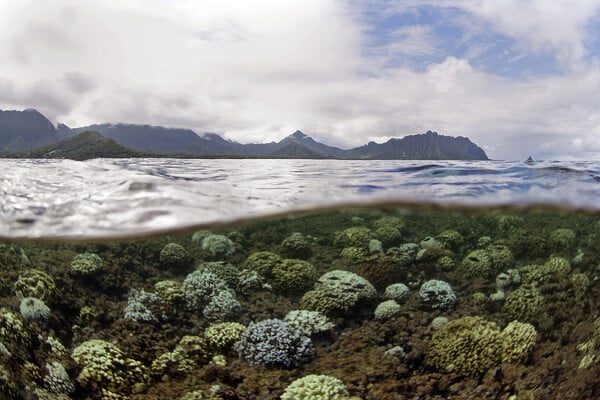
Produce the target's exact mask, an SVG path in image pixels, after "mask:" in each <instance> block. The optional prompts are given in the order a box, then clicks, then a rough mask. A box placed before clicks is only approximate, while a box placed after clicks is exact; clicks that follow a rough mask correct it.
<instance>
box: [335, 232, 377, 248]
mask: <svg viewBox="0 0 600 400" xmlns="http://www.w3.org/2000/svg"><path fill="white" fill-rule="evenodd" d="M372 238H373V235H372V233H371V230H370V229H369V228H365V227H361V226H354V227H352V228H348V229H344V230H343V231H341V232H336V233H335V238H334V240H333V244H334V245H335V246H338V247H340V248H344V247H358V248H359V249H365V250H366V249H367V248H368V246H369V240H371V239H372Z"/></svg>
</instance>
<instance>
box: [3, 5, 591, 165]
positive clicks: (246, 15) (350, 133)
mask: <svg viewBox="0 0 600 400" xmlns="http://www.w3.org/2000/svg"><path fill="white" fill-rule="evenodd" d="M447 4H450V2H448V3H447ZM452 4H456V5H458V6H461V7H463V8H464V9H468V10H469V12H470V13H472V14H473V15H476V16H477V17H478V18H480V19H482V20H486V21H489V20H492V19H494V15H496V16H497V18H496V19H497V20H496V21H495V22H494V23H495V25H494V26H495V27H496V29H498V30H502V31H503V32H505V33H507V34H510V35H513V36H514V37H517V38H520V40H522V41H523V43H525V44H527V45H528V46H530V47H532V48H534V49H539V50H540V51H545V50H544V49H548V48H551V49H555V50H556V51H559V52H562V53H561V54H564V60H565V62H566V63H575V62H576V63H577V64H578V67H577V72H575V70H571V69H569V70H567V71H566V72H565V73H564V74H563V75H561V76H555V77H532V78H530V79H529V80H527V81H520V80H514V79H510V78H502V77H498V76H493V75H490V74H486V73H483V72H482V71H480V70H478V69H477V67H476V66H474V65H472V64H471V63H469V61H467V60H466V59H461V58H457V57H448V58H446V59H445V60H444V61H442V62H439V63H434V64H431V65H430V66H429V67H428V68H427V69H426V70H425V71H423V72H415V71H413V70H410V69H408V68H406V67H404V68H403V67H397V68H389V67H386V68H385V69H381V68H380V66H381V59H380V58H378V57H373V56H372V55H370V54H368V52H366V51H365V48H364V45H365V43H366V42H367V41H368V40H367V38H366V36H365V34H366V33H365V32H366V30H365V26H364V25H363V23H362V22H361V21H359V20H358V17H357V14H356V13H355V10H353V9H352V8H351V7H349V6H348V5H347V4H345V3H342V2H340V1H336V0H312V1H306V0H295V1H286V2H279V1H266V0H265V1H259V0H256V1H252V2H245V1H226V0H218V1H217V0H210V1H209V0H206V1H202V2H197V1H191V0H176V1H171V2H168V3H167V2H163V1H158V0H147V1H143V0H130V1H126V2H123V1H108V2H107V1H100V0H97V1H91V0H90V1H86V2H79V1H68V0H62V1H55V2H42V1H33V0H29V1H27V0H21V1H9V0H0V9H1V10H2V12H0V59H2V60H3V62H2V63H1V64H0V76H1V77H2V79H0V108H25V107H37V108H39V109H40V111H42V112H44V113H45V114H46V115H48V116H50V117H52V118H53V119H54V121H56V122H65V123H67V124H69V125H72V126H77V125H84V124H88V123H97V122H119V121H121V122H132V123H151V124H161V125H167V126H179V127H186V128H192V129H195V130H197V131H198V132H205V131H212V132H218V133H222V134H224V136H226V137H228V138H231V139H234V140H238V141H242V142H248V141H268V140H277V139H280V138H281V137H283V136H285V135H287V134H289V133H291V132H293V131H294V130H296V129H303V130H305V131H306V132H308V133H309V134H312V135H313V136H315V137H316V138H318V139H320V140H323V141H327V142H328V143H332V144H336V145H348V146H354V145H360V144H363V143H365V142H367V141H368V140H378V141H381V140H383V139H385V138H388V137H391V136H403V135H406V134H414V133H421V132H424V131H426V130H428V129H431V130H437V131H438V132H440V133H442V134H448V135H462V136H468V137H470V138H471V139H472V140H473V141H475V142H476V143H478V144H480V145H482V146H484V147H485V148H486V150H487V151H488V153H489V155H490V156H491V157H495V158H509V159H520V158H524V157H526V156H527V155H529V154H531V155H532V156H534V157H535V158H541V157H554V156H564V157H566V156H570V157H580V158H598V157H600V148H598V145H596V144H595V143H596V142H597V140H596V138H597V137H598V135H600V112H599V111H598V110H600V100H599V99H598V96H597V93H598V92H599V91H600V73H599V72H597V71H598V68H597V66H594V65H588V64H586V63H585V62H584V60H583V59H582V55H583V54H585V48H584V47H582V46H583V45H582V43H583V41H582V40H583V38H582V36H581V35H583V33H582V32H583V25H584V23H585V18H584V17H583V14H581V13H580V12H579V11H573V12H571V14H569V15H568V16H565V17H564V18H563V20H562V21H563V22H564V24H565V27H564V28H560V29H558V28H557V29H556V32H555V33H553V32H552V30H551V21H552V18H550V16H551V15H553V14H552V13H550V14H544V15H542V16H539V15H538V16H534V17H532V20H531V21H529V22H528V21H527V20H526V18H525V17H524V16H523V17H521V16H520V14H518V13H517V15H516V16H515V18H514V20H515V21H514V25H511V24H509V22H510V21H509V20H508V19H507V18H508V17H507V16H509V15H510V14H511V13H515V12H516V11H515V8H514V7H516V6H515V4H516V2H515V1H505V2H503V4H505V6H504V7H503V8H501V7H500V8H499V6H494V5H493V4H492V3H491V2H490V3H488V2H485V1H482V2H470V3H466V2H453V3H452ZM494 4H495V3H494ZM532 4H533V5H531V7H534V9H535V10H538V8H540V7H538V5H537V3H535V2H533V3H532ZM559 4H562V3H559ZM585 4H588V3H585ZM535 7H537V8H535ZM586 9H587V10H588V11H591V10H592V9H593V7H592V5H591V3H590V4H588V6H587V8H586ZM540 10H541V9H540ZM568 11H569V10H566V11H564V12H568ZM540 12H543V10H541V11H540ZM569 12H570V11H569ZM530 34H531V35H534V36H535V37H530V36H529V35H530ZM397 39H399V42H398V43H399V44H400V45H401V48H399V49H398V50H397V51H406V52H415V51H417V52H418V51H421V52H422V53H423V54H430V53H432V52H435V50H436V47H435V46H437V44H436V43H435V41H434V40H433V39H432V36H431V35H430V31H429V30H428V29H427V28H425V27H419V26H413V27H408V28H399V30H398V31H397ZM421 41H423V43H425V46H424V47H422V48H421V49H419V46H418V44H419V43H420V42H421ZM388 50H392V49H391V48H390V49H388ZM550 144H552V146H553V147H550V146H549V145H550Z"/></svg>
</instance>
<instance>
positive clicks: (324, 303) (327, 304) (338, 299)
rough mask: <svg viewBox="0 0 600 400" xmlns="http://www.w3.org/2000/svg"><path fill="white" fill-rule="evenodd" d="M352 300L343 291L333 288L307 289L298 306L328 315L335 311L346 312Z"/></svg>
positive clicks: (352, 302) (350, 306) (352, 303)
mask: <svg viewBox="0 0 600 400" xmlns="http://www.w3.org/2000/svg"><path fill="white" fill-rule="evenodd" d="M353 305H354V301H353V299H352V298H349V297H348V296H346V295H344V293H342V292H339V291H335V290H326V289H319V290H309V291H308V292H306V293H304V295H303V296H302V298H301V299H300V308H302V309H304V310H311V311H318V312H320V313H323V314H326V315H330V314H333V313H335V312H341V313H344V314H345V313H347V312H348V311H350V309H351V308H352V306H353Z"/></svg>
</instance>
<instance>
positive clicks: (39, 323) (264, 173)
mask: <svg viewBox="0 0 600 400" xmlns="http://www.w3.org/2000/svg"><path fill="white" fill-rule="evenodd" d="M598 199H600V162H553V161H548V162H546V161H543V162H533V163H525V162H504V161H486V162H454V161H443V162H441V161H435V162H433V161H332V160H221V159H218V160H179V159H117V160H112V159H111V160H102V159H98V160H90V161H86V162H75V161H69V160H0V236H1V237H2V238H0V399H17V400H31V399H38V400H88V399H93V400H126V399H127V400H173V399H174V400H199V399H208V400H279V399H281V400H296V399H318V400H408V399H415V400H429V399H431V400H442V399H444V400H448V399H456V400H458V399H490V400H491V399H494V400H538V399H539V400H543V399H562V400H570V399H572V400H580V399H597V398H598V393H600V378H599V377H600V285H599V282H600V202H599V201H598Z"/></svg>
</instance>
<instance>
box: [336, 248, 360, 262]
mask: <svg viewBox="0 0 600 400" xmlns="http://www.w3.org/2000/svg"><path fill="white" fill-rule="evenodd" d="M366 255H367V252H366V250H365V249H363V248H361V247H354V246H350V247H344V248H343V249H342V250H341V251H340V257H342V258H345V259H346V260H348V261H350V262H351V263H354V264H357V263H359V262H361V261H362V260H364V258H365V257H366Z"/></svg>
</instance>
